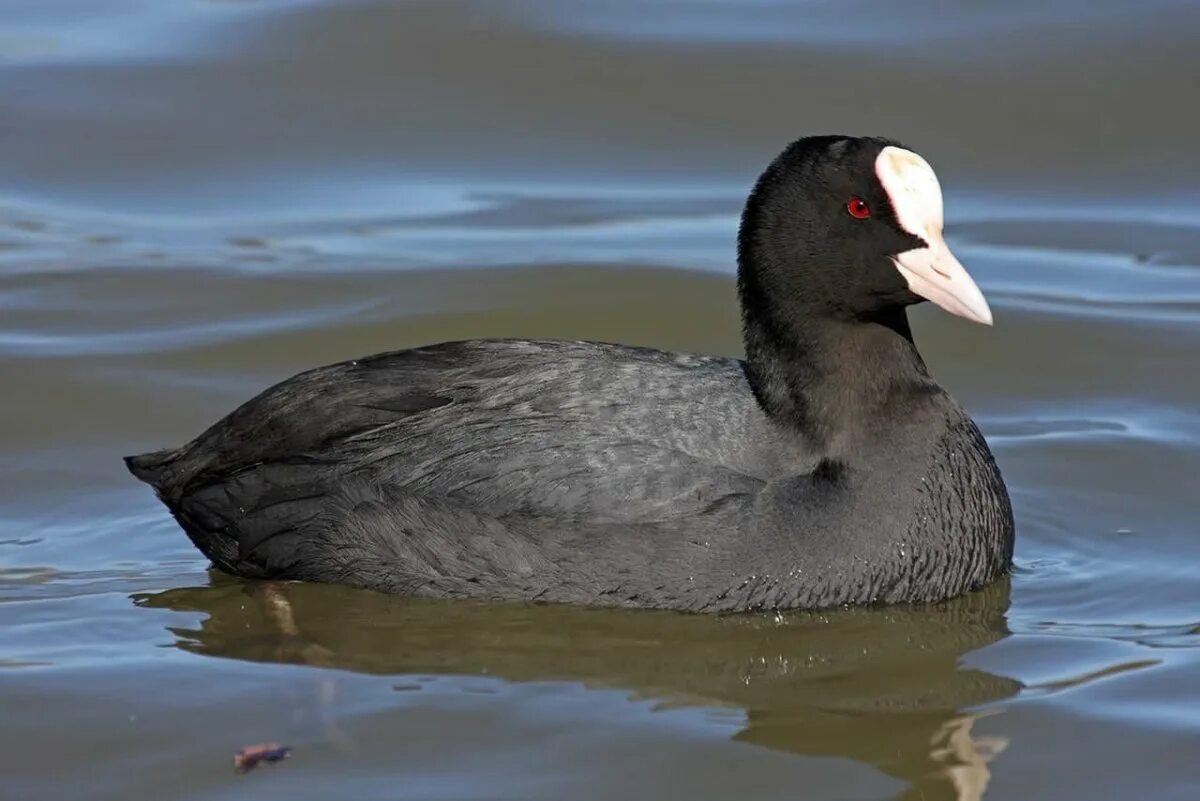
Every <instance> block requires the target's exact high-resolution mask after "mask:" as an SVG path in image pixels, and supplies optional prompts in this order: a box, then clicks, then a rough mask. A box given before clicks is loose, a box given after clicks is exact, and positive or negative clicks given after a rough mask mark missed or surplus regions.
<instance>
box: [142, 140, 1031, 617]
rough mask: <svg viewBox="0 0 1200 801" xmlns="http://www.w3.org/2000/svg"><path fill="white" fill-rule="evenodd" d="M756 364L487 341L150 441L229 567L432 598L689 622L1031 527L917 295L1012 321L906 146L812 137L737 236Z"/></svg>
mask: <svg viewBox="0 0 1200 801" xmlns="http://www.w3.org/2000/svg"><path fill="white" fill-rule="evenodd" d="M737 286H738V293H739V295H740V299H741V305H742V316H743V329H744V338H745V348H746V358H745V360H744V361H742V360H737V359H728V358H718V357H712V356H699V355H690V354H681V353H668V352H664V351H660V350H653V349H649V348H639V347H629V346H625V345H615V344H602V343H596V342H557V341H531V340H474V341H467V342H449V343H443V344H438V345H430V346H428V347H420V348H414V349H411V350H403V351H395V352H391V353H383V354H379V355H376V356H371V357H368V358H363V359H359V360H357V361H349V362H343V363H340V364H334V365H330V366H328V367H321V368H318V369H315V370H311V371H309V372H305V373H301V374H300V375H298V376H295V377H294V378H291V379H289V380H287V381H284V382H283V383H281V384H278V385H276V386H274V387H272V388H270V389H268V390H266V391H265V392H263V393H262V394H261V395H259V396H258V397H256V398H254V399H252V400H250V401H249V402H247V403H246V404H245V405H243V406H241V407H240V408H238V409H236V410H235V411H234V412H232V413H231V414H230V415H229V416H227V417H226V418H225V419H223V420H221V421H220V422H218V423H217V424H216V425H214V426H213V427H212V428H210V429H208V430H207V431H205V432H204V433H203V434H201V435H200V436H199V437H197V438H196V439H195V440H193V441H192V442H190V443H188V444H186V445H184V446H183V447H181V448H176V449H170V450H164V451H158V452H156V453H149V454H144V455H141V456H134V457H129V458H128V459H127V460H126V462H127V464H128V466H129V469H130V470H131V471H132V472H133V474H134V475H135V476H137V477H138V478H139V479H141V480H143V481H145V482H147V483H149V484H151V485H152V486H153V487H154V489H155V490H156V491H157V493H158V496H159V497H160V498H161V499H162V501H163V502H164V503H165V504H166V505H167V507H168V508H169V509H170V510H171V512H172V514H174V516H175V518H176V520H178V521H179V524H180V525H181V526H182V527H183V530H184V531H185V532H187V534H188V536H189V537H190V538H191V539H192V541H193V542H194V543H195V544H196V546H197V547H198V548H199V549H200V550H201V551H202V552H203V553H204V554H205V556H207V557H208V558H209V559H211V560H212V562H213V563H214V564H215V565H217V566H218V567H219V568H221V569H222V570H225V571H227V572H229V573H233V574H236V575H239V576H245V577H249V578H276V579H300V580H307V581H319V582H333V583H340V584H349V585H354V586H358V587H366V588H371V589H375V590H380V591H383V592H388V593H402V594H408V595H417V596H425V597H444V598H477V599H485V600H497V601H499V600H508V601H535V602H562V603H575V604H594V605H606V606H629V607H656V608H667V609H678V610H689V611H706V612H707V611H737V610H759V609H816V608H826V607H833V606H838V605H843V604H868V603H895V602H905V601H937V600H941V599H945V598H949V597H951V596H954V595H958V594H960V593H963V592H965V591H968V590H971V589H973V588H977V587H980V586H982V585H984V584H986V583H988V582H989V581H991V580H992V579H994V578H996V577H997V576H999V575H1001V574H1002V573H1004V572H1005V571H1006V570H1007V569H1008V567H1009V565H1010V563H1011V557H1012V546H1013V519H1012V510H1011V507H1010V504H1009V499H1008V494H1007V492H1006V490H1005V487H1004V483H1003V481H1002V480H1001V477H1000V473H999V471H998V469H997V467H996V464H995V461H994V460H993V458H992V454H991V452H990V451H989V450H988V446H987V444H986V443H985V442H984V439H983V437H982V436H981V435H980V432H979V430H978V428H976V426H975V424H974V422H972V420H971V418H970V417H968V416H967V414H966V412H965V411H963V409H962V408H961V407H960V406H959V405H958V404H957V403H956V402H955V401H954V399H953V398H951V397H950V396H949V395H948V394H947V393H946V392H945V391H944V390H943V389H942V388H941V387H940V386H939V385H938V384H937V382H936V381H934V380H933V378H931V377H930V375H929V373H928V371H927V370H926V368H925V364H924V362H923V361H922V360H921V356H920V354H919V353H918V352H917V349H916V346H915V345H914V344H913V339H912V334H911V332H910V330H909V325H908V318H907V315H906V309H907V307H908V306H910V305H912V304H914V303H918V302H920V301H921V300H924V299H928V300H930V301H932V302H934V303H936V304H937V305H939V306H941V307H943V308H944V309H946V310H948V311H950V312H951V313H953V314H957V315H959V316H962V317H965V318H967V319H969V320H973V321H976V322H981V323H989V324H990V323H991V320H992V315H991V312H990V310H989V308H988V305H987V302H986V301H985V300H984V298H983V295H982V294H981V293H980V291H979V289H978V287H977V286H976V285H975V283H974V282H973V281H972V280H971V278H970V277H969V276H968V275H967V272H966V271H965V270H964V269H963V267H962V266H961V265H960V264H959V263H958V261H957V260H956V259H955V258H954V256H953V255H952V254H951V253H950V250H949V249H948V248H947V246H946V242H945V240H944V239H943V237H942V196H941V190H940V188H939V185H938V180H937V177H936V176H935V175H934V172H933V170H932V168H930V166H929V164H928V163H927V162H926V161H925V160H924V159H923V158H921V157H920V156H919V155H917V154H916V153H914V152H912V151H911V150H908V149H906V148H904V147H902V146H901V145H899V144H898V143H896V142H893V141H890V140H886V139H879V138H853V137H845V136H820V137H808V138H803V139H800V140H798V141H796V142H793V143H792V144H791V145H790V146H788V148H787V149H786V150H784V151H783V153H782V154H781V155H780V156H779V157H778V158H776V159H775V160H774V161H773V162H772V163H771V165H770V166H769V167H767V169H766V171H765V172H764V173H763V174H762V176H761V177H760V178H759V180H758V182H757V184H756V185H755V187H754V190H753V192H752V193H751V195H750V198H749V200H748V201H747V203H746V207H745V211H744V213H743V215H742V221H741V228H740V231H739V234H738V284H737Z"/></svg>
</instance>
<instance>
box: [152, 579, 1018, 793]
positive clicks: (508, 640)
mask: <svg viewBox="0 0 1200 801" xmlns="http://www.w3.org/2000/svg"><path fill="white" fill-rule="evenodd" d="M248 598H249V599H252V601H253V602H252V603H247V599H248ZM134 601H135V602H136V603H137V604H139V605H142V606H147V607H154V608H163V609H171V610H175V611H179V612H200V613H203V614H205V615H207V618H206V619H205V620H203V621H202V622H201V623H200V626H199V628H176V627H173V628H171V629H170V631H171V633H172V634H173V635H174V637H175V639H176V646H177V647H179V648H182V649H184V650H187V651H190V652H192V653H196V654H204V655H208V656H216V657H226V658H232V659H241V660H249V661H257V662H275V663H283V664H303V665H312V666H317V667H324V668H337V669H341V670H351V671H357V672H360V673H366V674H379V675H387V674H401V675H416V676H425V675H435V674H436V675H474V676H478V675H481V674H484V675H488V676H492V677H496V678H500V679H505V680H508V681H513V682H521V681H575V682H581V683H583V684H585V685H587V686H589V687H595V688H621V689H627V690H630V691H632V692H633V693H635V694H636V695H637V696H639V697H643V698H652V699H655V700H657V701H659V702H661V703H662V704H663V705H665V706H672V707H678V706H681V705H686V706H704V707H717V708H722V707H723V708H733V709H740V710H743V711H744V716H745V717H744V722H743V727H742V728H741V730H740V731H739V732H738V733H737V734H736V735H735V739H736V740H738V741H741V742H746V743H752V744H756V745H760V746H764V747H767V748H771V749H776V750H780V751H786V752H790V753H795V754H802V755H806V756H812V757H841V758H846V759H851V760H855V761H857V762H859V763H862V764H866V765H870V766H873V767H874V768H876V769H878V770H880V771H882V772H884V773H886V774H888V775H890V776H892V777H895V778H897V779H900V780H901V781H903V782H905V783H906V784H907V789H906V790H905V791H904V792H903V793H902V795H901V796H900V797H901V798H903V799H914V800H915V799H925V800H926V801H934V799H947V800H951V799H952V800H954V801H979V799H982V798H983V797H984V793H985V790H986V788H987V785H988V782H989V780H990V778H991V770H990V767H989V763H990V762H991V761H992V760H993V759H994V758H996V757H997V756H998V755H999V754H1000V753H1001V752H1002V751H1003V750H1004V748H1005V746H1006V745H1007V741H1006V740H1005V739H1004V738H1002V737H995V736H980V735H977V734H975V733H974V732H973V727H974V726H975V725H976V723H977V721H978V720H979V719H980V718H981V717H985V716H987V715H990V714H995V713H997V712H999V711H1000V710H999V709H998V708H997V707H998V703H999V702H1001V701H1003V700H1005V699H1008V698H1011V697H1012V696H1014V695H1015V694H1016V693H1017V692H1018V691H1019V690H1020V689H1021V684H1020V682H1018V681H1016V680H1014V679H1011V678H1007V677H1003V676H997V675H994V674H991V673H988V672H986V671H983V670H980V669H977V668H972V667H969V666H965V665H964V664H963V658H964V656H965V655H967V654H968V653H970V652H972V651H975V650H977V649H979V648H982V647H984V646H987V645H990V644H992V643H994V642H997V641H998V640H1000V639H1002V638H1004V637H1006V636H1007V635H1008V628H1007V624H1006V620H1005V611H1006V610H1007V608H1008V603H1009V585H1008V581H1007V580H1004V581H1001V582H999V583H997V584H996V585H994V586H992V587H990V588H988V589H986V590H983V591H981V592H977V593H973V594H971V595H968V596H966V597H964V598H959V599H956V600H953V601H950V602H947V603H943V604H938V605H932V606H914V607H892V608H886V609H851V610H842V611H837V612H827V613H792V614H788V615H763V614H745V615H728V616H712V615H682V614H676V613H667V612H653V611H623V610H604V609H583V608H572V607H563V606H525V605H486V604H477V603H465V602H447V601H422V600H414V599H405V598H397V597H392V596H384V595H378V594H375V593H371V592H365V591H360V590H353V589H349V588H345V587H336V586H322V585H312V584H298V583H296V584H294V583H280V582H242V581H239V580H235V579H229V578H227V577H224V576H218V575H216V574H214V577H213V584H212V586H208V587H199V588H189V589H178V590H170V591H166V592H162V593H157V594H144V595H137V596H135V597H134ZM326 685H328V686H326ZM335 692H336V688H335V687H334V686H333V684H332V682H331V681H325V682H323V683H322V685H321V688H320V689H319V690H318V695H319V697H320V699H321V700H320V704H319V705H320V706H321V707H322V709H323V711H322V713H321V714H322V718H323V721H324V725H325V728H326V733H327V735H328V737H329V738H330V739H331V740H333V741H334V742H335V743H339V744H340V745H341V746H342V747H346V748H349V747H350V744H349V743H348V742H347V738H346V735H345V734H343V733H341V732H340V730H338V729H337V726H336V720H335V717H334V715H333V713H332V705H333V702H334V694H335Z"/></svg>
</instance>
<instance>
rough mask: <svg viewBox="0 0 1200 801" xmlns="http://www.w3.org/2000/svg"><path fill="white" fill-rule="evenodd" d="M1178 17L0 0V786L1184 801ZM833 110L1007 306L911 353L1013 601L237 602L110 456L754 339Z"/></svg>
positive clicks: (1187, 602)
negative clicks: (283, 389) (580, 347)
mask: <svg viewBox="0 0 1200 801" xmlns="http://www.w3.org/2000/svg"><path fill="white" fill-rule="evenodd" d="M1198 36H1200V6H1197V5H1196V4H1195V3H1194V2H1168V1H1167V0H1155V1H1154V2H1149V3H1147V2H1137V3H1135V2H1133V1H1132V0H1104V1H1103V2H1083V1H1082V0H1076V1H1075V2H1071V1H1070V0H1064V2H1057V3H1042V2H1038V3H1034V2H1024V1H1022V2H1008V3H990V4H984V3H975V4H972V5H970V6H969V7H967V6H966V4H959V5H954V6H951V5H945V4H942V3H935V2H926V1H925V0H921V1H919V2H913V3H907V4H903V5H901V4H886V5H885V4H869V3H857V2H846V1H845V0H842V2H838V3H834V2H820V1H817V0H813V1H812V2H806V3H787V4H785V3H776V2H769V1H768V0H758V2H753V3H743V4H735V3H733V2H721V1H720V0H703V1H702V0H680V1H679V2H671V3H661V2H651V1H650V0H614V1H613V2H607V3H583V2H562V1H561V0H558V1H556V2H552V1H551V0H527V1H526V2H511V3H484V2H478V3H471V2H451V1H450V0H438V1H437V2H425V3H421V2H394V3H382V2H359V1H357V0H355V1H353V2H351V1H350V0H336V2H335V0H325V2H318V1H317V0H257V1H255V0H242V1H240V2H237V1H235V0H224V1H222V2H218V1H216V0H214V1H213V2H200V1H199V0H153V2H150V1H149V0H7V1H6V2H5V3H4V4H3V7H2V8H0V108H3V110H4V114H3V121H2V122H0V153H2V154H3V155H2V156H0V385H2V395H0V397H2V398H3V401H2V403H3V405H2V407H0V408H2V409H3V414H2V415H0V443H2V444H3V447H2V449H0V632H2V633H3V635H2V636H0V709H2V710H3V717H4V723H5V725H4V727H3V729H0V777H2V779H3V782H2V786H3V788H4V789H3V791H2V793H0V795H3V797H4V798H5V799H8V798H16V799H24V798H56V799H58V798H64V799H65V798H122V799H126V800H127V801H138V800H139V799H147V801H148V800H149V799H155V800H157V799H167V798H189V799H192V798H196V799H239V798H245V797H249V796H253V797H255V798H288V799H304V798H329V797H333V796H342V797H347V798H361V799H373V798H387V799H396V798H402V799H451V798H453V799H461V798H472V799H514V798H522V799H534V798H539V799H562V798H579V799H593V798H594V799H609V798H647V799H709V798H730V797H752V798H764V799H765V798H796V797H803V798H839V799H876V798H879V799H883V798H903V799H961V800H969V799H980V798H986V799H987V801H998V800H1000V799H1031V798H1054V799H1126V798H1155V799H1180V800H1181V801H1183V800H1186V801H1191V800H1192V799H1195V798H1197V797H1200V768H1197V766H1196V762H1197V760H1196V753H1197V751H1196V749H1197V744H1198V743H1200V725H1198V724H1197V722H1196V721H1197V720H1200V678H1198V676H1200V650H1198V648H1200V601H1198V598H1200V581H1198V580H1197V577H1196V569H1195V565H1196V563H1197V560H1198V558H1200V544H1198V542H1200V540H1198V538H1197V536H1196V535H1197V533H1198V529H1197V526H1198V523H1197V519H1198V518H1197V512H1198V511H1200V504H1198V502H1197V492H1198V491H1200V415H1198V414H1197V411H1196V398H1197V396H1198V394H1200V358H1198V357H1197V354H1198V353H1200V190H1198V189H1197V186H1198V184H1197V177H1198V176H1200V157H1198V156H1197V154H1196V142H1197V141H1200V106H1198V105H1197V104H1196V103H1195V102H1193V101H1194V97H1195V87H1196V86H1197V85H1200V58H1198V57H1197V56H1196V50H1195V42H1196V40H1197V37H1198ZM831 131H846V132H860V133H882V134H886V135H890V136H894V137H896V138H899V139H900V140H902V141H904V142H906V143H907V144H909V145H911V146H912V147H914V148H915V149H917V150H919V151H920V152H922V153H923V154H924V155H926V156H927V157H928V158H929V159H930V160H931V161H933V163H934V164H935V166H937V168H938V170H939V174H940V176H941V178H942V182H943V184H944V186H945V188H946V191H947V202H948V217H949V234H950V236H951V241H952V244H953V245H954V246H955V248H956V250H957V252H958V254H959V256H960V258H961V260H962V261H963V262H964V263H965V264H966V265H967V266H968V267H969V268H970V269H971V271H972V272H973V274H974V275H975V276H976V277H977V278H978V279H979V282H980V284H981V285H982V287H983V289H984V291H985V292H986V293H987V294H988V296H989V298H990V299H991V301H992V305H993V308H994V309H995V310H996V317H997V325H996V327H995V328H994V329H991V330H987V329H983V328H980V327H973V326H969V325H968V324H965V323H962V322H960V321H957V320H954V319H951V318H949V317H947V316H946V315H944V314H941V313H938V312H937V311H936V310H930V309H920V310H918V311H917V312H916V314H915V315H914V318H915V319H914V327H915V329H916V334H917V337H918V341H919V344H920V345H921V347H922V350H923V352H924V353H925V355H926V359H927V361H928V362H929V364H930V365H931V367H932V368H933V369H934V371H935V373H936V374H937V376H938V377H939V379H940V380H941V381H942V382H943V383H944V384H945V385H946V386H947V387H948V388H950V389H951V391H952V392H954V393H955V394H956V395H957V396H958V397H959V398H960V400H962V401H963V402H964V403H965V404H966V405H967V406H968V407H969V408H970V409H971V410H972V412H973V414H974V415H975V416H976V419H977V420H978V421H979V422H980V424H981V426H982V427H983V429H984V430H985V432H986V433H987V435H988V437H989V440H990V441H991V443H992V446H993V448H994V450H995V452H996V456H997V459H998V460H999V462H1000V464H1001V467H1002V469H1003V471H1004V475H1005V477H1006V479H1007V482H1008V485H1009V488H1010V490H1011V492H1012V495H1013V500H1014V504H1015V507H1016V512H1017V520H1018V542H1017V553H1016V562H1017V569H1016V571H1015V574H1014V575H1013V577H1012V579H1011V581H1005V582H1002V583H1000V584H998V585H997V586H994V587H992V588H990V589H988V590H987V591H985V592H982V593H978V594H976V595H974V596H971V597H968V598H964V599H960V600H958V601H955V602H952V603H948V604H944V605H941V606H937V607H931V608H924V607H922V608H912V609H908V608H902V609H892V610H866V611H863V610H859V611H847V612H838V613H831V614H825V615H803V614H801V615H788V616H784V617H779V618H776V617H770V616H768V617H759V616H750V617H738V616H735V617H727V618H709V617H686V616H677V615H669V614H658V613H633V612H608V611H596V610H573V609H557V608H524V607H499V608H496V607H492V608H489V607H483V606H475V605H459V604H435V603H414V602H411V601H404V600H400V599H391V598H383V597H378V596H374V595H371V594H368V593H362V592H354V591H349V590H345V589H342V588H336V587H309V586H297V585H267V584H261V585H255V584H247V583H243V582H237V581H234V580H231V579H228V578H225V577H222V576H219V575H215V574H210V573H208V572H207V570H206V564H205V562H204V561H203V559H202V558H201V557H200V556H199V554H198V553H196V552H195V551H194V550H193V549H192V548H191V546H190V545H189V544H188V543H187V541H186V539H185V538H184V537H183V536H182V534H181V533H180V532H179V531H178V530H177V529H176V528H175V527H174V525H173V524H172V523H171V522H170V521H169V519H167V517H166V515H165V512H164V510H163V509H162V508H161V507H160V506H159V505H158V504H157V503H156V502H155V501H154V499H153V498H152V497H151V496H150V494H149V493H148V492H147V491H146V489H145V488H144V487H142V486H140V485H137V484H136V483H135V482H134V481H133V480H132V479H131V478H130V477H129V476H128V475H127V474H125V472H124V469H123V467H122V465H121V463H120V460H119V457H120V456H121V455H123V454H127V453H135V452H139V451H142V450H146V449H150V448H153V447H158V446H161V445H165V444H175V443H178V442H180V441H182V440H183V439H186V438H187V437H190V436H191V435H193V434H194V433H196V432H197V431H198V430H199V429H201V428H202V427H203V426H206V425H207V424H208V423H210V422H212V421H213V420H214V419H215V418H216V417H218V416H219V415H221V414H222V413H224V412H225V411H227V410H228V409H229V408H231V407H232V406H234V405H235V404H237V403H238V402H240V401H242V400H244V399H246V398H247V397H249V396H250V395H251V394H253V393H254V392H256V391H257V390H258V389H260V388H262V387H263V386H264V385H266V384H267V383H269V382H272V381H275V380H278V379H282V378H285V377H287V376H289V375H291V374H292V373H294V372H296V371H298V370H300V369H303V368H305V367H310V366H313V365H316V364H320V363H324V362H328V361H332V360H335V359H340V358H353V357H355V356H359V355H363V354H365V353H369V352H373V351H378V350H383V349H388V348H398V347H404V346H409V345H415V344H419V343H423V342H429V341H437V340H442V339H448V338H460V337H472V336H506V335H521V336H556V337H584V338H597V339H606V340H617V341H624V342H632V343H640V344H652V345H657V346H662V347H668V348H678V349H687V350H697V351H704V352H714V353H727V354H736V353H737V352H738V351H739V348H740V344H739V342H738V336H737V323H736V308H735V306H734V302H733V294H732V258H733V232H734V229H735V225H736V214H737V211H738V208H739V204H740V202H741V199H742V197H743V196H744V193H745V191H746V189H747V187H748V185H749V183H750V182H751V181H752V180H753V178H754V177H755V175H756V173H757V171H758V170H759V169H760V168H761V167H762V166H763V165H764V164H765V163H766V161H767V160H768V159H769V158H770V157H772V156H773V155H774V154H775V152H777V151H778V150H779V149H780V147H781V146H782V145H783V144H784V143H785V142H786V141H788V140H789V139H791V138H793V137H794V136H796V135H799V134H801V133H820V132H831ZM268 740H279V741H282V742H285V743H287V744H289V745H291V746H293V748H294V749H295V753H294V757H293V758H292V759H291V760H290V761H289V762H287V763H285V764H283V765H281V766H273V767H267V768H263V769H261V770H259V771H256V772H254V773H253V774H251V775H248V776H237V775H235V774H234V773H233V772H232V770H231V766H230V757H231V755H232V753H233V752H234V751H235V750H236V749H237V748H239V747H241V746H243V745H248V744H251V743H256V742H261V741H268Z"/></svg>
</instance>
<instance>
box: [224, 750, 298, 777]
mask: <svg viewBox="0 0 1200 801" xmlns="http://www.w3.org/2000/svg"><path fill="white" fill-rule="evenodd" d="M291 755H292V749H291V748H288V747H287V746H286V745H280V744H279V743H263V744H262V745H248V746H246V747H245V748H243V749H242V750H241V751H238V752H237V753H236V754H234V755H233V769H234V770H236V771H237V772H238V773H246V772H247V771H251V770H254V768H256V767H257V766H258V763H259V762H281V761H283V760H285V759H287V758H288V757H290V756H291Z"/></svg>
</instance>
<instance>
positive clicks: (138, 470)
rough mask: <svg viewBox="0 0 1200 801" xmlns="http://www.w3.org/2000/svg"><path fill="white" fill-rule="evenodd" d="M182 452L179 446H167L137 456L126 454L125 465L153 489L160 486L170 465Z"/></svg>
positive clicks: (167, 474)
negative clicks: (163, 448)
mask: <svg viewBox="0 0 1200 801" xmlns="http://www.w3.org/2000/svg"><path fill="white" fill-rule="evenodd" d="M181 453H182V449H181V448H167V449H165V450H161V451H153V452H152V453H143V454H140V455H138V456H126V457H125V466H126V467H128V468H129V472H130V473H133V475H134V476H135V477H137V478H138V479H139V480H140V481H144V482H146V483H147V484H149V485H150V486H152V487H154V488H155V489H158V488H160V487H161V486H162V485H163V483H164V482H165V481H166V479H167V477H168V476H169V475H170V472H171V465H172V464H173V463H174V462H175V460H176V459H178V458H179V456H180V454H181Z"/></svg>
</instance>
